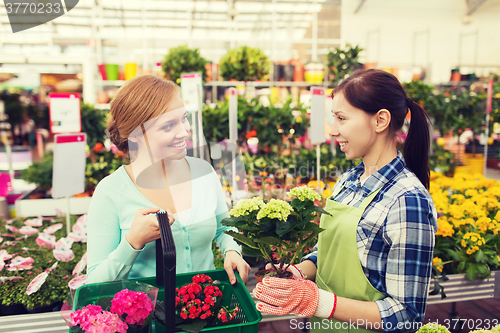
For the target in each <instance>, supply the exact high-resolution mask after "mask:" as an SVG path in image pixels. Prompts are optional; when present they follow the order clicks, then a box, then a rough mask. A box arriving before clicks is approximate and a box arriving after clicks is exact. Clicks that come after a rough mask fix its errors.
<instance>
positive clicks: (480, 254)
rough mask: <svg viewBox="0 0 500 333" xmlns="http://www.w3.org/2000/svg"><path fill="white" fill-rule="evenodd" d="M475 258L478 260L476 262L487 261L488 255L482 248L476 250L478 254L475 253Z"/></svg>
mask: <svg viewBox="0 0 500 333" xmlns="http://www.w3.org/2000/svg"><path fill="white" fill-rule="evenodd" d="M474 259H475V260H476V262H485V261H486V260H487V258H486V256H485V255H484V253H483V251H481V250H478V251H477V252H476V254H475V255H474Z"/></svg>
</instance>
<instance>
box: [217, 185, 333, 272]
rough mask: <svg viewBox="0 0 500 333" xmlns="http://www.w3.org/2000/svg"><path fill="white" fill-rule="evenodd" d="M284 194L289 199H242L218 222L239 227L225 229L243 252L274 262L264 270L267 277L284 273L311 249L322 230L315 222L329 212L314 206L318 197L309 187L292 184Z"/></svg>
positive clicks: (319, 198)
mask: <svg viewBox="0 0 500 333" xmlns="http://www.w3.org/2000/svg"><path fill="white" fill-rule="evenodd" d="M287 196H288V198H290V199H291V201H285V200H279V199H271V200H270V201H269V202H265V201H264V200H263V199H262V198H260V197H254V198H251V199H245V200H242V201H240V202H239V203H238V204H237V205H236V206H235V207H234V208H233V209H231V211H230V212H229V215H230V217H227V218H225V219H224V220H222V221H221V223H222V224H223V225H226V226H230V227H235V228H236V229H237V230H238V232H237V231H225V232H226V233H227V234H229V235H231V236H233V237H234V239H235V240H236V241H237V242H238V243H239V244H241V245H242V246H243V254H245V255H248V256H262V257H264V258H265V259H266V260H267V261H268V262H270V263H271V264H272V265H273V268H274V269H273V270H272V272H267V273H264V274H267V275H268V276H269V275H276V276H278V277H286V276H287V273H286V271H287V268H288V266H289V265H290V264H292V263H294V262H295V261H296V260H298V259H300V258H301V257H302V256H303V255H304V253H305V252H306V251H308V250H309V249H311V248H312V247H313V246H314V244H315V243H316V237H317V236H318V234H319V233H320V232H322V231H323V229H322V228H320V227H319V225H318V223H317V221H315V220H316V219H317V217H318V216H319V214H321V213H323V214H329V213H328V212H326V211H325V210H324V209H322V208H320V207H318V206H316V205H315V202H316V201H319V200H321V197H320V195H319V194H318V193H316V192H315V191H314V190H313V189H311V188H308V187H306V186H301V187H295V188H293V189H291V190H290V191H289V192H288V193H287ZM257 273H259V274H257ZM257 273H256V276H259V275H260V274H261V272H257Z"/></svg>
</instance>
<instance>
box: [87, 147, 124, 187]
mask: <svg viewBox="0 0 500 333" xmlns="http://www.w3.org/2000/svg"><path fill="white" fill-rule="evenodd" d="M127 163H128V158H127V157H126V155H125V154H123V153H121V152H119V151H118V150H115V152H113V150H112V149H110V150H107V149H106V148H104V147H103V145H102V144H101V143H100V142H98V143H97V144H96V145H95V146H93V148H92V150H91V153H90V154H89V156H88V158H87V165H86V167H85V189H86V190H88V191H92V190H93V189H94V188H95V186H97V184H98V183H99V182H100V181H101V180H102V179H103V178H104V177H106V176H108V175H110V174H112V173H113V172H115V171H116V170H117V169H118V168H119V167H120V166H122V165H124V164H127Z"/></svg>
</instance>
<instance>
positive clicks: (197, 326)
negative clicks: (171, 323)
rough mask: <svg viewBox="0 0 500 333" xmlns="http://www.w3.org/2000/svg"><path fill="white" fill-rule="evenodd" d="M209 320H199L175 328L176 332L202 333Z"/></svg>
mask: <svg viewBox="0 0 500 333" xmlns="http://www.w3.org/2000/svg"><path fill="white" fill-rule="evenodd" d="M207 322H208V321H207V320H197V321H195V322H192V323H189V324H181V325H177V326H175V329H176V330H182V331H184V332H189V333H198V332H200V331H201V330H202V329H203V328H205V325H206V324H207Z"/></svg>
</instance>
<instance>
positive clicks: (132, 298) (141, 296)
mask: <svg viewBox="0 0 500 333" xmlns="http://www.w3.org/2000/svg"><path fill="white" fill-rule="evenodd" d="M111 312H115V313H117V314H119V315H120V316H121V315H123V314H126V315H127V316H126V317H125V321H126V322H127V323H128V324H131V325H133V324H137V325H142V324H144V321H145V320H146V318H147V317H148V316H149V315H150V314H151V312H153V302H151V300H150V299H149V298H148V295H146V294H145V293H141V292H138V291H130V290H128V289H123V290H122V291H120V292H118V293H116V294H115V297H114V298H113V299H112V300H111Z"/></svg>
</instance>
